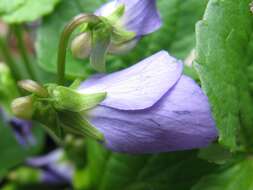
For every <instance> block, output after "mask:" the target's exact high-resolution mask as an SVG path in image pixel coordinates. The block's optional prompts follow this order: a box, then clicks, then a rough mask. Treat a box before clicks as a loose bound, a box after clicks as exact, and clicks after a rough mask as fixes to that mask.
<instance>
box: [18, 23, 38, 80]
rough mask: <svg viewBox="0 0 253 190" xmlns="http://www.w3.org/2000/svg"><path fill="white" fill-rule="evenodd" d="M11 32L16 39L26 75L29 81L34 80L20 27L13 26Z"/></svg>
mask: <svg viewBox="0 0 253 190" xmlns="http://www.w3.org/2000/svg"><path fill="white" fill-rule="evenodd" d="M13 31H14V34H15V36H16V38H17V46H18V49H19V51H20V54H21V57H22V59H23V63H24V65H25V68H26V70H27V73H28V74H29V77H30V78H31V79H33V80H36V76H35V73H34V70H33V67H32V64H31V62H30V60H29V56H28V52H27V49H26V47H25V44H24V40H23V31H22V27H21V26H20V25H14V26H13Z"/></svg>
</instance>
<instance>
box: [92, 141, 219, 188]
mask: <svg viewBox="0 0 253 190" xmlns="http://www.w3.org/2000/svg"><path fill="white" fill-rule="evenodd" d="M88 152H89V154H88V164H89V165H88V171H89V173H90V175H89V181H90V185H91V186H93V188H94V189H98V190H114V189H115V190H116V189H122V190H144V189H156V190H166V189H168V187H170V188H171V189H176V190H185V189H189V188H190V187H191V186H192V185H193V184H195V183H196V182H197V181H198V180H199V179H200V177H201V176H202V175H204V174H207V173H208V172H210V171H213V170H215V169H216V165H215V164H211V163H208V162H207V161H204V160H201V159H198V158H197V157H196V153H197V152H196V151H182V152H172V153H164V154H157V155H128V154H118V153H109V152H106V150H105V149H104V148H103V147H102V146H101V145H99V144H97V143H95V142H89V144H88ZM192 171H194V174H193V173H192ZM178 182H180V183H178ZM89 188H90V187H89ZM89 188H87V189H89Z"/></svg>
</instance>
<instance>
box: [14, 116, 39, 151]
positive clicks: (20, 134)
mask: <svg viewBox="0 0 253 190" xmlns="http://www.w3.org/2000/svg"><path fill="white" fill-rule="evenodd" d="M9 123H10V126H11V127H12V130H13V131H14V135H15V137H16V139H17V141H18V142H19V144H20V145H23V146H29V145H34V144H35V139H34V137H33V135H32V132H31V128H32V123H31V122H30V121H26V120H22V119H18V118H15V117H14V118H12V119H11V120H10V121H9Z"/></svg>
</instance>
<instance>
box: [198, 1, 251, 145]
mask: <svg viewBox="0 0 253 190" xmlns="http://www.w3.org/2000/svg"><path fill="white" fill-rule="evenodd" d="M249 3H250V0H244V1H241V0H233V1H229V0H224V1H221V0H211V1H209V4H208V7H207V10H206V12H205V15H204V18H203V20H202V21H200V22H199V23H198V24H197V28H196V32H197V34H196V35H197V47H196V51H197V60H196V62H197V63H196V68H197V70H198V72H199V75H200V77H201V81H202V87H203V89H204V90H205V92H206V94H207V95H208V97H209V101H210V102H211V104H212V109H213V114H214V118H215V120H216V124H217V127H218V129H219V142H220V143H221V144H222V145H224V146H225V147H227V148H230V149H232V150H235V149H236V148H237V144H236V141H237V136H238V135H239V134H238V133H237V132H238V131H239V129H240V130H241V131H243V132H244V135H245V137H246V138H245V139H248V140H250V139H252V137H249V136H247V135H246V134H248V135H249V134H253V127H252V126H253V106H250V105H252V100H251V97H250V93H249V84H248V79H247V75H246V74H245V73H246V70H247V66H248V65H249V63H250V60H249V59H250V58H252V56H251V57H250V56H249V55H250V54H252V51H253V49H252V47H251V46H250V45H249V42H250V40H251V39H252V29H253V28H252V21H253V16H252V14H251V13H250V10H249ZM250 47H251V48H250ZM249 52H251V53H249ZM240 127H241V128H240ZM250 141H252V140H250ZM250 144H251V146H252V142H250Z"/></svg>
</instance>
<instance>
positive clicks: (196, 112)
mask: <svg viewBox="0 0 253 190" xmlns="http://www.w3.org/2000/svg"><path fill="white" fill-rule="evenodd" d="M182 71H183V64H182V63H181V61H179V60H177V59H175V58H173V57H171V56H170V55H169V54H168V53H167V52H165V51H160V52H158V53H156V54H154V55H153V56H151V57H149V58H147V59H145V60H143V61H141V62H139V63H138V64H135V65H133V66H132V67H130V68H127V69H125V70H122V71H118V72H115V73H112V74H108V75H95V76H93V77H91V78H90V79H88V80H86V81H85V82H83V83H82V84H81V86H80V88H79V92H80V93H86V94H89V93H97V92H107V97H106V99H105V100H104V101H102V102H101V103H100V104H99V105H98V106H97V107H95V108H94V109H92V110H89V111H87V112H86V113H85V116H86V117H87V119H88V120H89V121H90V122H91V123H92V124H93V125H94V127H96V128H97V129H98V130H100V131H101V132H102V133H103V134H104V137H105V141H104V144H105V146H106V147H108V148H109V149H111V150H113V151H116V152H127V153H157V152H166V151H176V150H186V149H194V148H201V147H205V146H207V145H208V144H210V143H211V142H212V141H214V140H215V139H216V138H217V130H216V127H215V122H214V120H213V117H212V114H211V110H210V106H209V103H208V98H207V97H206V95H205V94H204V93H203V92H202V90H201V88H200V87H199V85H198V84H197V83H196V82H195V81H194V80H192V79H191V78H189V77H187V76H185V75H183V73H182Z"/></svg>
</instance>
